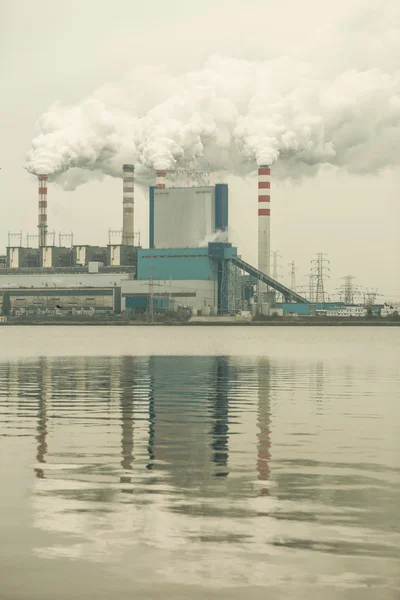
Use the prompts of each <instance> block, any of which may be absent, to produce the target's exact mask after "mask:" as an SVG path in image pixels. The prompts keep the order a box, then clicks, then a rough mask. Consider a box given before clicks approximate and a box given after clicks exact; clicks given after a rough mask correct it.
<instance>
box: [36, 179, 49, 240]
mask: <svg viewBox="0 0 400 600" xmlns="http://www.w3.org/2000/svg"><path fill="white" fill-rule="evenodd" d="M47 179H48V176H47V175H38V183H39V187H38V201H39V204H38V229H39V247H40V248H41V247H42V246H47Z"/></svg>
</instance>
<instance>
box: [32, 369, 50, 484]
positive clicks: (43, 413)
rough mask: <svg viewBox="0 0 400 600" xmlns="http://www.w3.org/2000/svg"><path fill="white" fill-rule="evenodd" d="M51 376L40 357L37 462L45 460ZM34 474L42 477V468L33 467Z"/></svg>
mask: <svg viewBox="0 0 400 600" xmlns="http://www.w3.org/2000/svg"><path fill="white" fill-rule="evenodd" d="M51 378H52V370H51V366H50V362H49V360H48V359H46V358H41V359H40V361H39V378H38V412H37V426H36V432H37V435H36V441H37V453H36V461H37V463H39V464H44V463H45V462H46V454H47V434H48V415H47V411H48V404H49V401H50V400H51ZM34 470H35V474H36V477H37V478H38V479H44V477H45V475H44V470H43V468H41V467H39V466H37V467H35V469H34Z"/></svg>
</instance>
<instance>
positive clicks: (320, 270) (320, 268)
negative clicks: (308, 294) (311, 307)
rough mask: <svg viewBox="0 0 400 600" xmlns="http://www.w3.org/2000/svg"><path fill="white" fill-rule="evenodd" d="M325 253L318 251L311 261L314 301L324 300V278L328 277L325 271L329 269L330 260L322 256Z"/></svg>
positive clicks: (320, 301)
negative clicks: (314, 284)
mask: <svg viewBox="0 0 400 600" xmlns="http://www.w3.org/2000/svg"><path fill="white" fill-rule="evenodd" d="M325 256H326V255H325V254H324V253H323V252H318V254H317V258H316V259H314V260H312V261H311V264H312V267H311V272H312V273H313V274H315V277H316V286H315V302H316V303H317V304H318V303H322V302H325V301H326V295H325V281H324V280H325V278H326V277H329V275H327V273H326V272H327V271H330V268H329V266H328V265H329V264H330V261H329V260H328V259H327V258H324V257H325Z"/></svg>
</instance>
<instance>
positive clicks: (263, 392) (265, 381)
mask: <svg viewBox="0 0 400 600" xmlns="http://www.w3.org/2000/svg"><path fill="white" fill-rule="evenodd" d="M270 379H271V366H270V363H269V361H268V360H267V359H261V360H260V361H259V363H258V419H257V424H258V429H259V434H258V452H257V473H258V480H259V481H261V482H264V481H265V482H268V481H269V474H270V473H269V461H270V458H271V454H270V445H271V444H270V406H271V398H270V390H271V381H270ZM268 495H269V489H268V485H264V486H263V485H262V484H261V487H260V496H268Z"/></svg>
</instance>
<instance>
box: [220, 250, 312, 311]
mask: <svg viewBox="0 0 400 600" xmlns="http://www.w3.org/2000/svg"><path fill="white" fill-rule="evenodd" d="M227 260H230V261H231V262H232V263H233V264H234V265H236V266H237V267H239V269H242V270H243V271H245V272H246V273H248V274H249V275H252V277H255V278H256V279H258V280H259V281H262V282H263V283H266V284H267V285H269V287H272V288H273V289H274V290H276V291H277V292H279V293H280V294H282V296H283V297H284V298H285V300H287V301H289V300H291V301H295V302H299V303H301V304H307V303H308V300H306V299H305V298H303V297H302V296H300V295H299V294H297V293H296V292H293V291H292V290H290V289H289V288H287V287H286V286H285V285H283V284H282V283H279V281H275V279H272V277H269V276H268V275H266V274H265V273H262V271H259V270H258V269H256V268H255V267H252V266H251V265H249V263H247V262H245V261H244V260H242V259H241V258H238V257H233V258H228V259H227Z"/></svg>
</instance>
